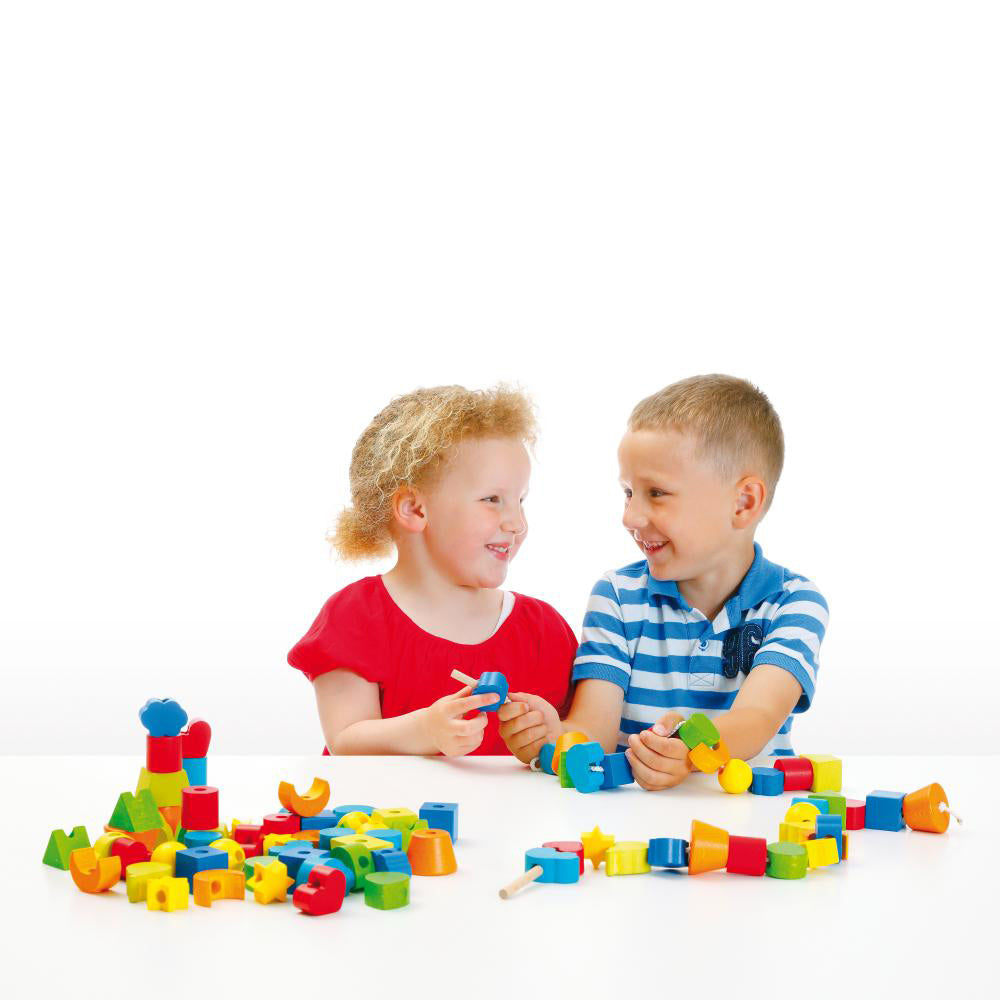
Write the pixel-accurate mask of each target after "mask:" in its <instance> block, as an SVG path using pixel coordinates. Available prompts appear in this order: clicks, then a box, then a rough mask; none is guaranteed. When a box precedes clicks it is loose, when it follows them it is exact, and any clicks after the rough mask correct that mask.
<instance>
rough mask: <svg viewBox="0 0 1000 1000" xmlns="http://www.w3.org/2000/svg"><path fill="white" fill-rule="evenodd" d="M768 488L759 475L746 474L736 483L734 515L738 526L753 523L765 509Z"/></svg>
mask: <svg viewBox="0 0 1000 1000" xmlns="http://www.w3.org/2000/svg"><path fill="white" fill-rule="evenodd" d="M766 497H767V488H766V487H765V486H764V482H763V480H761V479H759V478H758V477H757V476H745V477H744V478H743V479H741V480H740V481H739V482H738V483H737V484H736V513H735V514H734V515H733V517H734V520H735V521H736V524H737V526H738V527H745V526H746V525H747V524H750V523H752V522H753V521H755V520H756V519H757V518H758V517H760V515H761V512H762V511H763V510H764V500H765V499H766Z"/></svg>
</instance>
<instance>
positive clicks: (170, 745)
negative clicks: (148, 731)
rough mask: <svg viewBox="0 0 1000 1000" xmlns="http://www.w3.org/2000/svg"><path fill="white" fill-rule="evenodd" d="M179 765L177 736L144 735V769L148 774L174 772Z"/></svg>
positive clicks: (178, 768)
mask: <svg viewBox="0 0 1000 1000" xmlns="http://www.w3.org/2000/svg"><path fill="white" fill-rule="evenodd" d="M181 767H183V764H182V763H181V738H180V737H179V736H147V737H146V770H147V771H149V773H150V774H174V773H175V772H177V771H179V770H180V769H181Z"/></svg>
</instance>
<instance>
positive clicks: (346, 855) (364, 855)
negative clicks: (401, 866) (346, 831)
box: [330, 840, 375, 892]
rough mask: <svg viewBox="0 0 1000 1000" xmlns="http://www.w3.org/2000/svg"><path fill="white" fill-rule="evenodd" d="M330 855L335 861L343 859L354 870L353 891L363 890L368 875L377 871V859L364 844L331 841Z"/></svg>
mask: <svg viewBox="0 0 1000 1000" xmlns="http://www.w3.org/2000/svg"><path fill="white" fill-rule="evenodd" d="M330 857H331V858H332V859H333V860H334V861H342V862H343V863H344V864H345V865H347V867H348V868H350V869H351V871H352V872H354V888H353V889H352V890H351V891H352V892H361V891H362V890H363V889H364V887H365V882H366V880H367V879H368V877H369V876H370V875H372V874H373V873H374V872H375V859H374V858H373V857H372V852H371V851H369V850H368V848H367V847H365V845H364V844H338V843H337V842H336V841H335V840H334V841H331V842H330Z"/></svg>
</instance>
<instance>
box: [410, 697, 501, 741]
mask: <svg viewBox="0 0 1000 1000" xmlns="http://www.w3.org/2000/svg"><path fill="white" fill-rule="evenodd" d="M496 702H497V696H496V694H495V693H494V694H477V695H473V694H472V688H471V687H469V686H468V685H466V686H465V687H464V688H462V689H461V690H460V691H456V692H455V693H454V694H448V695H445V696H444V697H443V698H438V700H437V701H435V702H433V703H432V704H430V705H428V706H427V708H425V709H424V734H425V736H426V737H427V739H428V741H429V742H430V743H431V744H432V745H433V746H434V747H436V748H437V749H438V750H440V751H441V753H443V754H444V755H445V756H446V757H461V756H462V755H463V754H467V753H471V752H472V751H473V750H475V749H476V747H478V746H479V744H480V743H482V742H483V734H484V733H485V731H486V722H487V718H486V714H485V712H479V713H478V714H477V715H476V716H475V717H474V718H472V719H463V718H462V716H463V715H465V713H466V712H475V711H477V709H480V708H482V707H483V705H495V704H496Z"/></svg>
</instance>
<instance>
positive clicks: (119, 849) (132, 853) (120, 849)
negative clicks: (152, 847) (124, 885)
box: [108, 837, 149, 881]
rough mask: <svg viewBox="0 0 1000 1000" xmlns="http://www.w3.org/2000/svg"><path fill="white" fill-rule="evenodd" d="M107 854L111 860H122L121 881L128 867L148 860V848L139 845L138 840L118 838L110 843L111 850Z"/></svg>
mask: <svg viewBox="0 0 1000 1000" xmlns="http://www.w3.org/2000/svg"><path fill="white" fill-rule="evenodd" d="M108 853H109V855H110V856H111V857H113V858H121V859H122V881H124V880H125V869H126V868H128V866H129V865H134V864H137V863H138V862H140V861H148V860H149V848H147V847H146V845H145V844H140V843H139V841H138V840H133V839H132V838H131V837H119V838H118V839H117V840H116V841H114V842H113V843H112V845H111V850H110V851H109V852H108Z"/></svg>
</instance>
